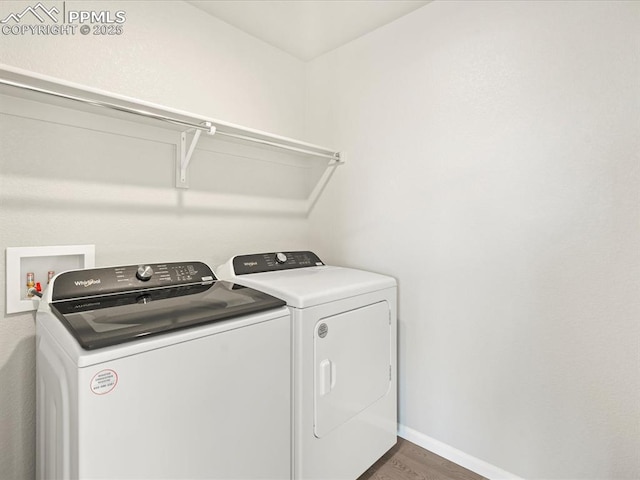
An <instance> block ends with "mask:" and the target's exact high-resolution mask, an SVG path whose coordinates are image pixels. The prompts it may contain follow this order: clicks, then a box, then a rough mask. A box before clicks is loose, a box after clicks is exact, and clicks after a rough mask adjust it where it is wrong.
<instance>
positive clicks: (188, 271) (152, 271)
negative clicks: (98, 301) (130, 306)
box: [52, 262, 216, 300]
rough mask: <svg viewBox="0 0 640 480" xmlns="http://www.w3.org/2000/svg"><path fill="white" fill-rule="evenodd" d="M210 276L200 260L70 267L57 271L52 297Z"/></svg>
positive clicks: (212, 277)
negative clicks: (67, 269)
mask: <svg viewBox="0 0 640 480" xmlns="http://www.w3.org/2000/svg"><path fill="white" fill-rule="evenodd" d="M214 280H216V277H215V275H214V274H213V271H212V270H211V268H209V266H207V265H206V264H204V263H202V262H187V263H182V262H179V263H153V264H139V265H123V266H118V267H107V268H90V269H87V270H73V271H71V272H64V273H61V274H60V275H58V277H57V278H56V280H55V282H54V284H53V292H52V300H66V299H71V298H80V297H89V296H93V295H105V294H110V293H120V292H128V291H132V290H141V289H148V288H159V287H168V286H173V285H187V284H191V283H203V282H213V281H214Z"/></svg>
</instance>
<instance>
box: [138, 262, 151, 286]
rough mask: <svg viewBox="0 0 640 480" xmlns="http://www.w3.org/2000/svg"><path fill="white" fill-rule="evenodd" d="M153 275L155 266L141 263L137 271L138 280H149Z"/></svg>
mask: <svg viewBox="0 0 640 480" xmlns="http://www.w3.org/2000/svg"><path fill="white" fill-rule="evenodd" d="M152 276H153V268H151V267H150V266H149V265H140V266H139V267H138V271H137V272H136V277H137V278H138V280H142V281H143V282H146V281H148V280H149V279H150V278H151V277H152Z"/></svg>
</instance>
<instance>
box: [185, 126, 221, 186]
mask: <svg viewBox="0 0 640 480" xmlns="http://www.w3.org/2000/svg"><path fill="white" fill-rule="evenodd" d="M202 125H203V126H205V127H206V132H207V134H208V135H215V133H216V127H215V126H213V125H212V124H211V122H203V123H202ZM194 130H195V133H194V134H193V138H192V139H191V143H190V144H189V148H188V149H187V134H188V133H191V132H193V131H194ZM201 133H202V129H193V128H192V129H189V130H187V131H185V132H182V133H181V134H180V151H179V152H178V153H179V155H176V187H178V188H189V177H188V176H187V169H188V168H189V163H190V162H191V157H192V156H193V151H194V150H195V149H196V145H197V144H198V140H199V139H200V134H201Z"/></svg>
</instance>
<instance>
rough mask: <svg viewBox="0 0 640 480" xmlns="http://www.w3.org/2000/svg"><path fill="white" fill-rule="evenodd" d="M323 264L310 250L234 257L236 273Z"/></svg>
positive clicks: (273, 270)
mask: <svg viewBox="0 0 640 480" xmlns="http://www.w3.org/2000/svg"><path fill="white" fill-rule="evenodd" d="M322 265H324V263H323V262H322V260H320V259H319V258H318V256H317V255H316V254H315V253H313V252H308V251H302V252H273V253H254V254H251V255H239V256H237V257H234V258H233V271H234V272H235V274H236V275H247V274H249V273H260V272H275V271H278V270H290V269H293V268H306V267H319V266H322Z"/></svg>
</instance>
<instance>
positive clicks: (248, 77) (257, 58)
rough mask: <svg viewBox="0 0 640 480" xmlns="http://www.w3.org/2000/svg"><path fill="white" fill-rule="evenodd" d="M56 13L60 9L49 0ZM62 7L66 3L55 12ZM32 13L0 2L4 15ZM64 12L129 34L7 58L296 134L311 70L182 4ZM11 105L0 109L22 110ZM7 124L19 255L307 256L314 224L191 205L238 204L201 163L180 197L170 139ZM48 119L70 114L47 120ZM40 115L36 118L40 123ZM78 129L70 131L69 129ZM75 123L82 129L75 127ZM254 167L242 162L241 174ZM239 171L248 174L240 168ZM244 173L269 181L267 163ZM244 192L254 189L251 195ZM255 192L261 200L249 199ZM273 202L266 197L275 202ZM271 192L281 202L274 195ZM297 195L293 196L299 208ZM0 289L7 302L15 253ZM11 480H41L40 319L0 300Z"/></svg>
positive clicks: (54, 43)
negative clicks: (285, 251) (98, 18)
mask: <svg viewBox="0 0 640 480" xmlns="http://www.w3.org/2000/svg"><path fill="white" fill-rule="evenodd" d="M50 3H51V2H50ZM58 3H59V4H61V3H62V2H58ZM26 5H27V4H26V3H24V2H2V3H1V4H0V17H2V18H5V16H6V15H8V14H9V13H11V12H20V11H21V10H22V9H23V8H24V7H25V6H26ZM66 8H67V9H71V8H82V9H86V10H92V9H94V10H101V9H104V8H107V9H109V10H114V11H115V10H117V9H122V10H125V11H126V12H127V21H126V24H125V33H124V34H123V35H122V36H120V37H108V38H100V37H93V36H87V37H79V36H75V37H70V38H66V37H38V36H21V37H10V36H2V37H0V53H1V59H0V61H2V62H4V63H7V64H10V65H13V66H17V67H20V68H24V69H28V70H31V71H34V72H38V73H43V74H47V75H52V76H55V77H60V78H64V79H67V80H70V81H74V82H78V83H82V84H87V85H90V86H92V87H96V88H101V89H104V90H108V91H113V92H116V93H120V94H124V95H128V96H132V97H137V98H141V99H144V100H147V101H151V102H156V103H160V104H164V105H168V106H171V107H174V108H178V109H182V110H187V111H192V112H195V113H200V114H202V115H206V116H209V117H213V118H218V119H221V120H226V121H231V122H235V123H239V124H242V125H246V126H250V127H253V128H258V129H262V130H266V131H271V132H274V133H278V134H281V135H286V136H293V137H299V136H300V135H301V133H302V131H301V130H302V127H303V124H304V82H305V66H304V64H303V63H302V62H300V61H298V60H296V59H294V58H293V57H291V56H289V55H287V54H284V53H282V52H280V51H278V50H276V49H274V48H272V47H270V46H268V45H266V44H264V43H262V42H260V41H258V40H256V39H254V38H252V37H249V36H248V35H245V34H243V33H241V32H239V31H237V30H235V29H233V28H232V27H230V26H228V25H226V24H224V23H222V22H219V21H217V20H215V19H214V18H212V17H210V16H208V15H206V14H204V13H203V12H202V11H200V10H198V9H196V8H194V7H192V6H191V5H189V4H186V3H183V2H153V3H152V2H130V1H128V2H113V1H109V2H95V3H93V2H82V6H81V7H78V2H72V1H67V2H66ZM12 105H13V102H11V105H9V101H8V100H7V99H0V111H4V110H5V107H6V108H7V109H8V108H9V107H10V106H11V109H12V111H13V110H15V109H13V106H12ZM17 108H18V110H19V112H18V114H12V115H6V114H1V115H0V122H1V130H0V132H1V133H0V144H1V145H2V148H1V149H0V250H2V251H3V252H4V250H5V248H6V247H8V246H38V245H69V244H85V243H89V244H95V245H96V263H97V265H100V266H104V265H110V264H127V263H138V262H145V261H151V262H153V261H171V260H204V261H206V262H208V263H209V264H211V265H212V266H213V265H216V264H218V263H220V262H222V261H224V260H226V258H228V257H229V256H230V255H231V254H232V253H237V252H240V251H263V250H267V251H268V250H275V249H279V248H283V247H284V248H292V249H293V248H300V249H303V248H306V247H307V241H308V235H307V222H306V220H305V219H304V218H303V217H301V216H295V215H294V216H292V215H288V214H286V213H282V214H279V213H275V214H264V213H260V212H252V211H245V212H243V213H237V212H236V213H234V212H233V211H227V210H226V209H225V208H220V206H219V205H217V204H215V203H211V204H204V205H198V206H197V207H194V206H193V201H192V203H191V204H189V202H188V201H187V200H189V199H193V198H197V197H194V196H197V195H199V194H201V195H202V198H205V199H207V198H212V197H215V194H216V193H219V192H220V191H222V193H224V194H228V193H237V192H234V191H233V190H232V191H231V192H229V191H228V190H226V188H227V187H229V185H228V183H225V178H226V177H225V175H226V174H227V173H230V174H231V175H232V177H231V178H234V177H233V175H236V176H237V174H238V172H237V171H233V172H227V171H226V169H225V168H222V169H221V168H220V165H219V164H218V165H217V166H216V165H214V163H211V164H210V165H206V164H207V162H206V161H205V160H207V159H206V158H205V157H207V155H208V154H202V153H200V154H198V155H199V156H198V155H196V156H195V157H194V160H193V162H192V167H191V168H192V169H191V178H192V188H191V189H190V190H189V191H188V192H178V191H177V190H176V189H175V188H174V186H173V185H174V177H173V175H174V163H173V162H174V147H173V145H172V144H171V142H172V139H169V138H167V139H166V141H164V140H163V137H162V135H165V136H166V133H163V131H162V130H160V129H154V128H147V129H144V131H145V132H146V134H145V135H146V137H145V138H146V139H141V138H138V137H137V136H136V135H137V129H138V127H136V126H132V130H131V136H127V135H126V134H117V133H113V132H112V133H103V132H100V131H96V130H94V128H98V127H96V125H99V124H101V123H102V122H105V124H108V126H109V127H111V125H112V123H111V122H108V121H105V120H101V119H99V118H96V117H94V116H92V115H82V116H77V117H76V120H77V119H80V120H79V121H80V123H81V124H82V126H69V124H68V123H66V122H63V123H62V124H58V123H55V121H54V122H42V121H39V120H34V119H33V118H31V117H32V115H30V113H28V110H29V111H30V110H31V109H36V108H38V107H35V106H33V105H29V104H26V103H25V104H20V105H19V106H18V107H17ZM38 113H42V114H45V113H46V114H47V115H49V114H61V115H64V116H69V117H71V116H72V115H71V114H69V115H67V113H68V112H64V111H59V110H55V109H54V110H51V109H43V110H42V111H41V112H38ZM35 117H36V118H37V117H38V115H35ZM71 123H73V122H71ZM76 123H77V122H76ZM243 161H244V160H243V159H238V162H240V163H242V162H243ZM239 168H240V167H239ZM242 168H244V169H248V170H249V177H250V176H251V174H252V173H251V172H253V173H254V174H255V173H256V172H257V174H258V175H261V173H260V172H261V171H262V170H261V169H263V168H264V167H263V166H261V165H258V164H256V163H254V164H251V165H247V164H246V163H242ZM241 193H244V194H246V193H247V192H241ZM249 193H250V192H249ZM268 193H269V192H267V194H268ZM271 193H273V192H271ZM296 195H297V193H296V192H293V193H292V194H291V196H292V197H295V196H296ZM1 258H2V260H0V270H1V271H2V272H3V273H2V275H1V276H0V291H2V292H4V291H5V274H4V271H5V263H4V262H5V256H4V254H3V255H2V257H1ZM0 311H1V312H2V314H1V315H0V478H2V479H3V480H14V479H15V480H23V479H29V478H33V476H34V448H35V447H34V428H35V427H34V399H35V398H34V397H35V388H34V370H35V365H34V351H35V343H34V316H33V315H32V314H30V313H29V314H17V315H5V295H4V294H2V295H0Z"/></svg>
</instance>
